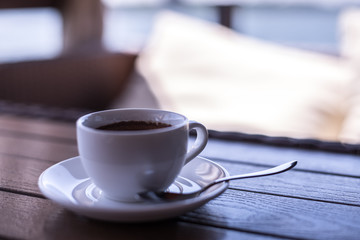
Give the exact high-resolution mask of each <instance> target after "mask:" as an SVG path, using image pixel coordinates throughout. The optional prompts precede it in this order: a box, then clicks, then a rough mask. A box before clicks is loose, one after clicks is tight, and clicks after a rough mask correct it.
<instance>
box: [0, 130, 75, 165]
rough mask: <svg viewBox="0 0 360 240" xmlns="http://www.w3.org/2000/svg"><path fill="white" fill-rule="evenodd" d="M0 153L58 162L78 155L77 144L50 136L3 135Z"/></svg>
mask: <svg viewBox="0 0 360 240" xmlns="http://www.w3.org/2000/svg"><path fill="white" fill-rule="evenodd" d="M0 153H1V154H7V155H14V156H25V157H29V158H36V159H42V160H46V161H52V162H54V163H55V162H58V161H62V160H65V159H67V158H69V157H74V156H77V155H78V150H77V146H76V144H75V143H74V142H73V141H71V142H68V141H63V142H61V141H59V140H58V139H50V138H33V139H31V138H26V137H23V136H15V137H14V136H1V135H0Z"/></svg>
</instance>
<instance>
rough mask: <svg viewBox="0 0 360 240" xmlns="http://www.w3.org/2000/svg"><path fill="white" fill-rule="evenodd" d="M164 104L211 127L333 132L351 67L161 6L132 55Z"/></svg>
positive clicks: (305, 134) (330, 136) (327, 135)
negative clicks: (144, 39) (147, 36)
mask: <svg viewBox="0 0 360 240" xmlns="http://www.w3.org/2000/svg"><path fill="white" fill-rule="evenodd" d="M137 66H138V71H139V72H140V73H141V74H142V75H143V76H144V77H145V78H146V79H147V81H148V82H149V85H150V86H151V89H152V91H153V92H154V94H155V95H156V97H157V98H158V101H159V103H160V105H161V107H162V108H163V109H167V110H172V111H177V112H180V113H182V114H184V115H187V116H188V117H189V118H191V119H194V120H197V121H199V122H202V123H203V124H205V125H206V126H207V127H208V128H210V129H215V130H222V131H241V132H245V133H252V134H257V133H259V134H266V135H273V136H289V137H297V138H318V139H326V140H334V139H337V137H338V134H339V131H340V130H339V129H340V127H341V123H342V119H343V118H344V114H346V113H345V112H344V111H343V109H345V108H346V107H345V106H344V104H345V103H346V102H345V101H344V98H345V95H346V93H347V91H348V89H347V88H348V85H349V84H350V81H351V80H352V79H353V71H352V70H351V69H350V68H349V67H348V66H347V65H346V63H345V62H343V61H342V60H341V59H338V58H335V57H331V56H327V55H322V54H317V53H310V52H306V51H301V50H296V49H291V48H288V47H283V46H278V45H275V44H271V43H267V42H262V41H259V40H256V39H252V38H249V37H246V36H243V35H241V34H238V33H235V32H233V31H231V30H229V29H226V28H224V27H221V26H219V25H217V24H214V23H209V22H205V21H202V20H198V19H193V18H190V17H187V16H183V15H179V14H176V13H173V12H163V13H161V14H160V15H159V16H158V18H157V20H156V22H155V24H154V30H153V33H152V35H151V37H150V39H149V42H148V44H147V46H146V47H145V48H144V50H143V51H142V52H141V53H140V55H139V57H138V60H137Z"/></svg>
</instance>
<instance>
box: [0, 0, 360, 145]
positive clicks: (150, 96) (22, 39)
mask: <svg viewBox="0 0 360 240" xmlns="http://www.w3.org/2000/svg"><path fill="white" fill-rule="evenodd" d="M358 8H360V2H359V0H328V1H325V0H324V1H310V0H287V1H285V0H256V1H251V0H225V1H221V0H102V1H101V0H86V1H85V0H78V1H70V0H33V1H25V0H15V1H12V0H2V1H1V2H0V111H1V112H4V113H5V112H11V113H20V114H24V113H26V114H29V115H37V116H47V115H49V116H52V117H54V118H63V119H69V120H73V119H76V117H78V116H79V115H81V114H83V113H85V112H88V111H94V110H101V109H108V108H114V107H155V108H165V109H169V110H174V111H180V112H182V113H184V114H186V115H188V116H189V117H190V118H193V119H196V120H198V121H201V122H204V124H206V125H207V126H208V127H209V128H211V129H215V130H221V131H239V132H245V133H250V134H266V135H272V136H289V137H296V138H316V139H323V140H330V141H346V142H355V143H359V142H360V130H359V129H360V108H359V107H360V106H359V105H360V100H359V98H360V93H359V91H360V84H359V81H360V80H359V79H358V73H359V72H358V69H359V68H360V64H359V60H358V59H359V57H360V50H359V49H360V43H359V41H360V13H359V10H358ZM202 29H204V32H202ZM186 54H187V55H186ZM358 56H359V57H358ZM185 63H186V64H185ZM250 70H251V71H250ZM272 70H273V71H272ZM229 73H231V74H229ZM304 73H306V74H304ZM255 82H256V84H255ZM193 88H195V90H190V89H193ZM184 89H185V90H184ZM357 89H359V90H357ZM310 90H311V91H310ZM325 91H326V92H325ZM295 96H296V98H295ZM319 96H320V97H319ZM269 110H271V111H269ZM330 125H331V126H330Z"/></svg>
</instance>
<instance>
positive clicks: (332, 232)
mask: <svg viewBox="0 0 360 240" xmlns="http://www.w3.org/2000/svg"><path fill="white" fill-rule="evenodd" d="M359 216H360V207H354V206H347V205H341V204H331V203H325V202H318V201H309V200H304V199H296V198H287V197H280V196H273V195H267V194H256V193H249V192H242V191H235V190H228V191H227V192H226V193H224V194H223V195H221V196H220V197H218V198H217V199H215V200H212V201H210V202H209V203H208V204H206V205H204V206H203V207H201V208H199V209H197V210H195V211H192V212H189V213H187V214H186V215H184V216H182V217H181V219H182V220H184V221H191V222H201V223H203V224H209V225H211V226H218V227H225V228H230V229H233V230H239V231H244V230H246V231H248V232H254V233H259V234H268V235H273V236H278V237H284V238H285V237H287V238H296V239H319V240H321V239H326V240H329V239H354V240H355V239H356V240H357V239H359V236H360V227H359V226H360V218H359Z"/></svg>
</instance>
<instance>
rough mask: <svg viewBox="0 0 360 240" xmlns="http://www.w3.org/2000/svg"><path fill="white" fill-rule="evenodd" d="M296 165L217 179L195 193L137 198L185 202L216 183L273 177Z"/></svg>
mask: <svg viewBox="0 0 360 240" xmlns="http://www.w3.org/2000/svg"><path fill="white" fill-rule="evenodd" d="M296 164H297V161H291V162H288V163H284V164H281V165H279V166H276V167H273V168H270V169H266V170H262V171H258V172H253V173H246V174H240V175H234V176H228V177H223V178H218V179H216V180H215V181H213V182H211V183H209V184H208V185H206V186H204V187H202V188H201V189H199V190H197V191H195V192H191V193H173V192H168V191H164V192H152V191H149V192H142V193H139V196H140V197H141V198H142V199H144V200H155V201H176V200H185V199H189V198H194V197H197V196H199V195H200V194H201V193H203V192H204V191H205V190H207V189H209V188H210V187H212V186H214V185H215V184H218V183H222V182H226V181H230V180H237V179H244V178H253V177H263V176H269V175H274V174H278V173H282V172H285V171H287V170H290V169H292V168H293V167H295V165H296Z"/></svg>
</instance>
